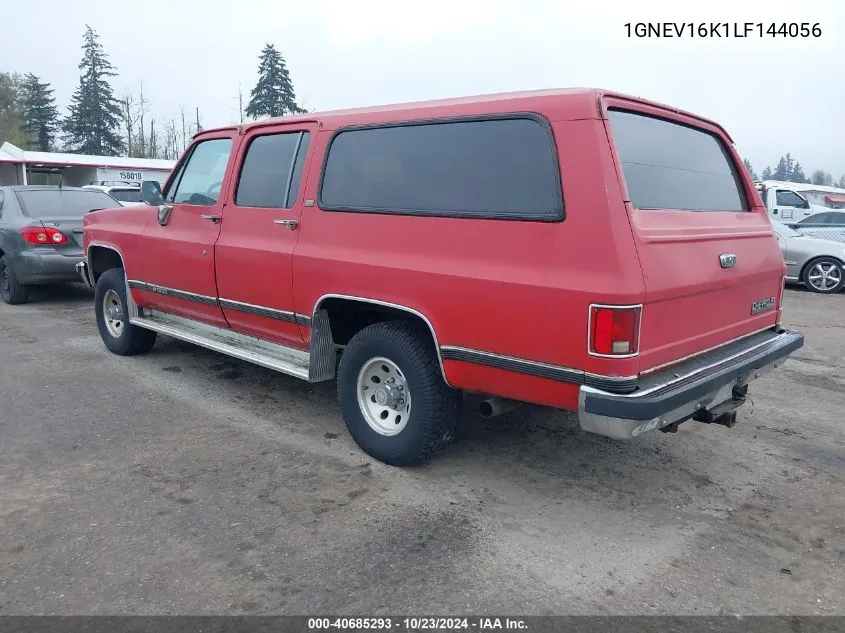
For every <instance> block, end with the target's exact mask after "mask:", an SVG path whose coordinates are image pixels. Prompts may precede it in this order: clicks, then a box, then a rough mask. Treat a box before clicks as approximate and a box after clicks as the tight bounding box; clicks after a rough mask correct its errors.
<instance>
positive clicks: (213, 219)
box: [200, 213, 223, 224]
mask: <svg viewBox="0 0 845 633" xmlns="http://www.w3.org/2000/svg"><path fill="white" fill-rule="evenodd" d="M200 217H201V218H202V219H203V220H208V221H209V222H211V223H212V224H220V220H221V219H222V218H223V216H221V215H217V214H214V213H206V214H203V215H201V216H200Z"/></svg>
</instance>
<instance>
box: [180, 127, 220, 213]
mask: <svg viewBox="0 0 845 633" xmlns="http://www.w3.org/2000/svg"><path fill="white" fill-rule="evenodd" d="M231 149H232V139H230V138H216V139H210V140H208V141H200V142H199V143H197V144H196V145H195V146H194V147H193V149H192V150H191V155H190V156H189V157H188V160H187V161H186V162H185V164H184V166H183V167H182V168H181V169H180V170H179V174H177V176H176V177H175V178H174V179H173V182H172V183H170V187H169V190H168V192H167V198H166V200H167V202H172V203H176V204H195V205H199V206H211V205H213V204H214V203H216V202H217V198H218V197H220V189H221V187H222V186H223V177H224V175H225V173H226V163H227V162H228V160H229V152H230V151H231Z"/></svg>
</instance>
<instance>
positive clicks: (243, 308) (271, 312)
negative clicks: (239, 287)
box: [217, 297, 296, 323]
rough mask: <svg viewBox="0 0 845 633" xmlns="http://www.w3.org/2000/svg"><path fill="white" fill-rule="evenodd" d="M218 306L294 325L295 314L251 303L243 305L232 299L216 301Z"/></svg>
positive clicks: (241, 302)
mask: <svg viewBox="0 0 845 633" xmlns="http://www.w3.org/2000/svg"><path fill="white" fill-rule="evenodd" d="M217 301H218V302H219V303H220V306H221V307H223V308H228V309H230V310H237V311H238V312H247V313H249V314H256V315H258V316H263V317H268V318H271V319H278V320H279V321H288V322H290V323H296V314H295V313H294V312H288V311H287V310H277V309H275V308H266V307H264V306H259V305H255V304H253V303H244V302H243V301H234V300H232V299H223V298H222V297H221V298H220V299H218V300H217Z"/></svg>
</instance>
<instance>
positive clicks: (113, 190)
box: [82, 182, 144, 207]
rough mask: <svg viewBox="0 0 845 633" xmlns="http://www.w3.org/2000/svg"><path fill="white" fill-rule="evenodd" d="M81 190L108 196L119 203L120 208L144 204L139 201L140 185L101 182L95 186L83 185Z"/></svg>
mask: <svg viewBox="0 0 845 633" xmlns="http://www.w3.org/2000/svg"><path fill="white" fill-rule="evenodd" d="M82 188H83V189H96V190H97V191H102V192H103V193H107V194H109V195H110V196H111V197H112V198H114V199H115V200H117V201H118V202H120V204H121V206H124V207H130V206H136V205H142V204H144V201H143V200H142V199H141V183H140V182H139V183H135V184H131V183H110V182H101V183H97V184H91V185H85V186H83V187H82Z"/></svg>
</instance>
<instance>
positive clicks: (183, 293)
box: [127, 279, 218, 306]
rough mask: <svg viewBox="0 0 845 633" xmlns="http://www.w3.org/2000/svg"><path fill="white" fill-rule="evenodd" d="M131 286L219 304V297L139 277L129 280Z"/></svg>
mask: <svg viewBox="0 0 845 633" xmlns="http://www.w3.org/2000/svg"><path fill="white" fill-rule="evenodd" d="M127 283H128V284H129V287H130V288H136V289H138V290H146V291H147V292H154V293H156V294H160V295H165V296H167V297H175V298H177V299H183V300H185V301H193V302H195V303H202V304H203V305H209V306H216V305H218V301H217V297H210V296H208V295H201V294H197V293H196V292H188V291H187V290H177V289H176V288H169V287H167V286H160V285H158V284H151V283H148V282H146V281H138V280H137V279H129V280H127Z"/></svg>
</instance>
